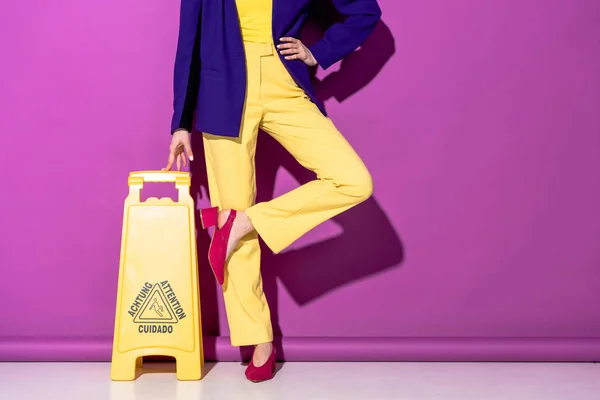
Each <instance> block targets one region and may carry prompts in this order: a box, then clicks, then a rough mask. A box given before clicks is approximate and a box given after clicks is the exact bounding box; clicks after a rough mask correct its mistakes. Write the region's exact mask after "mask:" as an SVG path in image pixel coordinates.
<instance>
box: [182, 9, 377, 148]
mask: <svg viewBox="0 0 600 400" xmlns="http://www.w3.org/2000/svg"><path fill="white" fill-rule="evenodd" d="M312 1H320V0H273V24H272V25H273V28H272V29H273V38H274V40H276V41H277V42H278V41H279V38H281V37H284V36H291V37H296V38H298V37H299V34H300V30H301V28H302V25H303V24H304V22H305V20H306V17H307V15H308V12H309V9H310V6H311V3H312ZM333 3H334V4H335V6H336V8H337V9H338V11H339V12H340V13H342V14H343V15H345V16H346V18H345V20H344V22H343V23H337V24H335V25H333V26H331V27H330V28H329V29H328V30H327V32H325V35H324V37H323V39H321V40H320V41H318V42H317V43H315V44H314V45H313V46H312V47H311V48H310V50H311V52H312V53H313V55H314V57H315V59H316V60H317V62H318V63H319V65H320V66H321V68H323V69H327V68H329V67H330V66H331V65H332V64H334V63H336V62H337V61H339V60H341V59H342V58H344V57H345V56H346V55H348V54H349V53H351V52H353V51H354V50H355V49H356V48H357V47H359V46H360V45H361V44H362V42H363V41H364V40H365V39H366V38H367V37H368V36H369V35H370V34H371V32H372V31H373V29H374V28H375V25H376V24H377V22H378V21H379V18H380V17H381V10H380V8H379V6H378V4H377V0H333ZM280 58H281V60H282V61H283V64H284V65H285V66H286V68H287V70H288V71H289V73H290V75H291V76H292V78H293V79H294V80H295V81H296V83H297V84H298V86H300V87H301V88H302V89H304V91H305V92H306V94H307V95H308V96H309V98H310V99H311V100H312V101H313V102H314V103H315V104H316V105H317V106H318V107H319V109H320V110H321V112H323V114H325V109H324V108H323V104H321V103H320V102H319V101H318V100H317V99H316V98H315V94H314V89H313V86H312V83H311V81H310V77H309V70H308V67H307V65H306V64H304V62H302V61H301V60H291V61H288V60H285V58H283V56H281V55H280ZM245 95H246V60H245V56H244V46H243V43H242V35H241V31H240V25H239V20H238V13H237V7H236V3H235V0H181V12H180V25H179V38H178V42H177V53H176V56H175V73H174V101H173V108H174V110H173V119H172V122H171V133H173V132H174V131H175V130H177V129H181V128H183V129H186V130H188V131H191V130H192V128H195V129H196V130H198V131H201V132H207V133H210V134H212V135H217V136H227V137H238V136H239V133H240V127H241V123H242V113H243V109H244V101H245ZM194 113H195V114H196V119H195V124H194V122H193V121H194ZM193 125H194V126H193Z"/></svg>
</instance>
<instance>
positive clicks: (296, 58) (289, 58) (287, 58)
mask: <svg viewBox="0 0 600 400" xmlns="http://www.w3.org/2000/svg"><path fill="white" fill-rule="evenodd" d="M285 59H286V60H299V59H300V55H299V54H292V55H291V56H286V57H285Z"/></svg>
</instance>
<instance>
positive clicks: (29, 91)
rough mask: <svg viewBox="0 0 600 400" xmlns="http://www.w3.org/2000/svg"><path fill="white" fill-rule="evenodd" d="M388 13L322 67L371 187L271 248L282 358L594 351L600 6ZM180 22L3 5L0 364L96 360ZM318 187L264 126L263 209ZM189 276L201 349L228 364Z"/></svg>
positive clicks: (169, 15) (152, 154) (106, 333)
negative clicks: (126, 203)
mask: <svg viewBox="0 0 600 400" xmlns="http://www.w3.org/2000/svg"><path fill="white" fill-rule="evenodd" d="M380 4H381V6H382V8H383V11H384V17H383V21H382V23H381V24H380V26H379V27H378V28H377V30H376V32H375V34H374V35H373V36H372V37H371V39H370V40H369V41H368V42H367V43H365V45H364V46H363V47H362V48H361V50H359V51H358V52H357V53H355V54H353V55H352V56H351V57H350V58H348V59H347V61H345V62H344V63H342V64H341V65H338V66H336V67H335V68H333V69H332V71H331V72H329V71H328V73H327V74H324V73H322V71H321V72H319V73H318V75H317V76H318V79H319V82H318V83H317V85H318V90H319V93H320V95H321V96H322V97H323V98H326V99H327V102H326V106H327V108H328V110H329V112H330V115H331V117H332V119H333V120H334V121H335V123H336V124H337V125H338V127H339V128H340V130H342V131H343V132H344V134H345V135H346V136H347V137H348V139H349V140H350V141H351V142H352V144H353V145H354V146H355V147H356V149H357V150H358V152H359V153H360V154H361V155H362V157H363V158H364V160H365V162H366V164H367V165H368V166H369V167H370V169H371V171H372V174H373V176H374V179H375V186H376V189H375V195H374V197H373V198H372V199H371V200H370V201H368V202H367V203H365V204H363V205H362V206H360V207H358V208H356V209H354V210H352V211H350V212H348V213H346V214H344V215H342V216H340V217H339V218H336V219H335V220H333V221H331V222H328V223H326V224H324V225H323V226H321V227H319V228H317V229H316V230H315V231H314V232H311V233H310V234H309V235H307V236H306V237H305V238H303V239H302V240H301V241H300V242H299V243H297V244H296V245H294V246H293V248H292V249H290V250H289V251H288V252H286V253H285V254H282V255H280V256H277V257H273V256H271V255H269V254H268V253H267V252H265V256H264V263H265V264H264V275H265V277H264V278H265V287H266V290H267V293H268V295H269V301H270V303H271V306H272V308H273V314H274V316H275V317H276V321H275V325H276V328H277V331H278V332H277V333H278V334H283V336H284V338H285V339H284V350H286V351H287V352H288V354H287V355H286V358H288V359H307V358H308V359H320V358H319V357H321V356H320V355H322V357H321V358H323V357H325V358H330V359H345V358H348V357H349V356H347V354H353V356H352V357H354V358H357V359H361V357H363V356H361V354H363V355H364V354H365V353H364V352H365V351H366V352H371V350H372V351H375V354H381V357H380V358H387V359H423V360H428V359H474V358H478V359H565V360H591V359H599V358H600V306H599V304H600V268H599V267H600V246H599V245H598V240H599V239H600V212H598V205H599V204H600V42H599V41H598V38H599V37H600V24H599V23H598V21H599V19H600V7H599V4H598V2H597V1H595V0H580V1H576V2H574V1H571V0H552V1H548V0H521V1H516V0H514V1H506V0H487V1H478V0H452V1H446V0H429V1H418V0H404V1H396V0H380ZM177 17H178V2H177V1H174V2H165V1H161V0H147V1H145V2H144V3H143V6H140V3H139V2H138V1H133V0H106V1H102V2H82V1H80V0H61V1H50V2H49V1H39V0H38V1H28V2H11V3H10V4H9V5H7V6H4V7H3V12H2V15H1V16H0V22H1V24H0V26H2V30H3V34H2V41H3V43H2V52H3V55H2V63H1V65H0V69H1V71H0V79H1V81H0V87H1V89H0V116H1V118H0V128H1V129H0V132H2V137H3V138H4V141H3V143H2V146H1V147H0V155H1V160H2V161H3V165H4V172H2V173H1V174H0V188H1V190H2V200H1V202H2V206H1V208H0V221H1V222H2V223H1V224H0V232H1V235H2V236H1V238H2V242H1V243H2V244H1V248H0V267H1V268H2V269H1V272H2V277H3V284H2V290H0V304H1V305H2V310H3V311H2V313H1V315H2V317H1V318H0V359H108V358H109V357H110V346H111V335H112V329H113V325H112V324H113V313H114V306H115V292H116V278H117V270H118V262H119V246H120V233H121V231H120V229H121V218H122V207H123V200H124V198H125V195H126V192H127V174H128V173H129V172H130V171H133V170H141V169H153V168H157V169H160V168H161V167H163V166H164V163H165V161H166V155H167V153H166V151H167V147H168V143H169V140H170V136H169V134H168V129H169V120H170V112H171V99H172V93H171V79H172V62H173V55H174V51H175V47H174V46H175V40H176V29H177V27H176V24H177ZM7 39H8V40H7ZM308 40H310V38H308ZM4 42H5V43H4ZM265 136H266V135H265ZM199 144H200V143H195V147H197V148H196V153H198V154H197V158H198V160H199V161H197V162H196V164H195V165H194V166H193V167H192V172H193V173H194V185H193V186H194V187H193V188H192V189H193V191H194V193H195V194H196V193H197V198H198V204H199V206H200V207H203V206H206V205H207V204H208V200H207V198H206V189H205V177H204V169H203V165H202V158H201V157H200V155H201V148H198V145H199ZM310 177H311V175H310V174H308V173H306V172H305V171H303V170H302V169H301V168H300V167H299V166H298V164H296V163H295V162H294V161H293V159H291V158H290V156H288V155H286V153H285V152H284V151H283V150H282V149H281V148H280V147H278V145H276V144H275V143H274V142H273V141H272V140H271V139H270V138H268V137H263V138H261V140H260V142H259V150H258V180H259V186H260V193H259V198H260V199H266V198H269V197H270V196H272V195H273V194H274V195H277V194H280V193H283V192H284V191H286V190H288V189H290V188H292V187H294V186H295V185H297V184H298V182H304V181H306V180H307V179H310ZM207 243H208V238H207V237H206V234H205V233H201V235H200V239H199V251H200V256H201V259H203V256H202V254H205V252H206V246H207ZM200 270H201V274H200V276H201V279H202V301H203V313H204V330H205V335H207V336H208V337H209V338H208V339H207V342H206V343H207V352H208V355H209V358H211V357H214V356H215V352H216V355H217V356H218V358H219V359H234V358H236V356H235V354H234V353H232V352H231V350H229V349H228V346H227V340H226V339H224V338H218V339H217V340H215V338H213V337H214V336H227V335H228V331H227V325H226V319H225V314H224V311H223V304H222V300H221V297H220V293H219V291H218V290H217V288H216V287H215V285H214V278H213V277H212V273H211V272H210V270H209V267H208V265H207V264H206V263H202V264H201V266H200ZM319 337H333V338H335V337H344V338H346V339H345V340H339V341H336V340H333V341H332V339H329V341H327V340H325V339H319ZM377 337H385V338H387V339H386V341H377V340H376V339H373V338H377ZM288 338H289V339H288ZM409 338H411V339H409ZM542 338H544V339H542ZM584 338H585V339H584ZM328 343H329V344H328ZM382 343H383V344H382ZM524 343H525V344H524ZM336 346H337V347H336ZM378 346H379V347H378ZM381 346H383V347H381ZM386 346H387V347H386ZM319 349H320V350H319ZM324 349H325V350H324ZM357 349H358V350H357ZM369 349H370V350H369ZM527 349H529V351H528V350H527ZM336 351H337V353H336ZM348 351H354V353H348ZM361 351H362V352H363V353H361ZM377 351H379V353H377ZM311 352H312V353H311ZM307 354H308V355H307ZM310 354H314V356H310ZM323 354H327V355H323ZM344 354H346V356H344ZM371 354H374V353H371ZM392 355H393V356H392ZM363 358H364V357H363ZM375 358H376V357H375Z"/></svg>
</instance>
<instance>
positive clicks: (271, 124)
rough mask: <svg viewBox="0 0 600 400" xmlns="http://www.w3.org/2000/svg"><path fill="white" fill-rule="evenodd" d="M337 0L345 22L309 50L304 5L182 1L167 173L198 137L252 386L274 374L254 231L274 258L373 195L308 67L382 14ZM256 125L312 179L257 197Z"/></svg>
mask: <svg viewBox="0 0 600 400" xmlns="http://www.w3.org/2000/svg"><path fill="white" fill-rule="evenodd" d="M315 1H319V0H315ZM334 4H335V6H336V8H337V9H338V10H339V11H340V12H341V13H342V14H344V15H345V16H346V18H345V20H344V22H343V23H338V24H335V25H333V26H331V27H330V28H329V29H328V30H327V31H326V32H325V35H324V38H323V39H322V40H320V41H318V42H317V43H315V44H314V45H313V46H311V47H310V48H307V47H306V46H305V45H304V44H303V43H302V42H301V41H300V40H298V39H297V38H298V37H299V33H300V29H301V28H302V26H303V24H304V22H305V20H306V17H307V15H308V11H309V8H310V5H311V0H182V2H181V13H180V27H179V39H178V44H177V53H176V57H175V79H174V113H173V119H172V127H171V128H172V129H171V132H172V135H173V137H172V141H171V147H170V154H169V160H168V164H167V166H166V168H165V169H167V170H170V169H171V168H172V167H173V165H174V164H176V165H177V169H178V170H179V169H180V168H181V164H184V165H186V163H187V160H186V159H187V158H189V160H193V154H192V150H191V146H190V132H191V131H192V130H193V128H195V130H197V131H198V132H202V136H203V143H204V149H205V153H206V165H207V171H208V182H209V192H210V198H211V202H212V205H213V206H214V208H211V209H207V210H203V211H202V224H203V225H204V227H205V228H206V227H209V226H214V225H216V226H217V230H216V232H215V234H214V236H213V240H212V242H211V246H210V249H209V261H210V264H211V267H212V269H213V272H214V274H215V277H216V278H217V280H218V281H219V283H220V284H221V285H223V294H224V298H225V305H226V309H227V318H228V322H229V326H230V332H231V343H232V345H234V346H247V345H254V346H255V349H254V354H253V357H252V360H251V362H250V364H249V366H248V368H247V369H246V376H247V378H248V379H249V380H251V381H254V382H258V381H263V380H266V379H270V378H272V377H273V374H274V371H275V349H274V348H273V345H272V341H273V332H272V328H271V319H270V312H269V307H268V305H267V302H266V299H265V295H264V293H263V289H262V281H261V275H260V248H259V242H258V237H259V235H260V237H261V238H262V239H263V241H264V242H265V243H266V244H267V246H268V247H269V248H270V249H271V250H272V251H273V252H274V253H278V252H280V251H282V250H283V249H285V248H286V247H287V246H289V245H290V244H291V243H292V242H294V241H295V240H296V239H298V238H299V237H300V236H302V235H303V234H305V233H306V232H308V231H309V230H311V229H312V228H314V227H315V226H317V225H318V224H320V223H322V222H324V221H326V220H328V219H329V218H332V217H334V216H335V215H337V214H339V213H341V212H343V211H345V210H347V209H349V208H351V207H353V206H355V205H357V204H359V203H361V202H363V201H365V200H366V199H367V198H369V196H371V193H372V190H373V189H372V188H373V184H372V179H371V176H370V174H369V172H368V170H367V168H366V167H365V165H364V164H363V162H362V160H361V159H360V157H359V156H358V155H357V154H356V152H355V151H354V150H353V149H352V147H351V146H350V144H349V143H348V142H347V141H346V140H345V139H344V137H343V136H342V135H341V134H340V132H339V131H338V130H337V129H336V128H335V126H334V125H333V123H332V122H331V120H330V119H328V118H327V117H326V113H325V110H324V108H323V105H322V104H320V103H319V101H318V100H317V99H316V98H315V95H314V90H313V87H312V85H311V81H310V78H309V71H308V67H309V66H314V65H317V64H319V65H320V66H321V67H322V68H324V69H327V68H329V67H330V66H331V65H332V64H334V63H336V62H337V61H339V60H341V59H342V58H343V57H344V56H346V55H347V54H349V53H351V52H352V51H354V50H355V49H356V48H357V47H358V46H360V44H361V43H362V42H363V41H364V40H365V39H366V38H367V37H368V36H369V35H370V34H371V32H372V31H373V29H374V27H375V25H376V24H377V22H378V21H379V18H380V16H381V10H380V8H379V6H378V5H377V1H376V0H334ZM194 114H195V115H196V118H195V122H194ZM259 128H260V129H262V130H264V131H265V132H267V133H268V134H269V135H271V136H273V137H274V138H275V139H276V140H277V141H279V143H281V144H282V145H283V146H284V147H285V148H286V149H287V150H288V151H289V152H290V153H291V154H292V155H293V156H294V157H295V158H296V159H297V160H298V162H300V163H301V164H302V165H303V166H304V167H306V168H308V169H310V170H312V171H314V172H315V173H316V175H317V179H315V180H314V181H312V182H309V183H307V184H305V185H302V186H300V187H299V188H297V189H295V190H292V191H291V192H289V193H286V194H284V195H282V196H280V197H278V198H275V199H273V200H271V201H269V202H263V203H258V204H255V197H256V182H255V173H254V172H255V171H254V155H255V150H256V139H257V134H258V129H259ZM218 210H220V211H218Z"/></svg>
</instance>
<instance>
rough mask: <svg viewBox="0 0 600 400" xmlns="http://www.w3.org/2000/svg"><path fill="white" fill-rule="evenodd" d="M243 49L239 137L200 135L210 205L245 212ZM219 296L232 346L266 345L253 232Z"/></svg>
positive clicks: (247, 139)
mask: <svg viewBox="0 0 600 400" xmlns="http://www.w3.org/2000/svg"><path fill="white" fill-rule="evenodd" d="M261 48H263V49H264V45H263V46H262V47H261V46H254V45H247V48H246V53H247V54H246V56H247V66H248V92H247V96H246V105H245V110H244V119H243V124H242V131H241V135H240V137H239V138H235V139H233V138H223V137H217V136H212V135H208V134H204V135H203V140H204V148H205V153H206V166H207V172H208V185H209V192H210V198H211V202H212V204H213V206H218V207H219V208H220V209H236V210H245V209H247V208H248V207H250V206H252V205H253V204H254V201H255V198H256V183H255V168H254V155H255V150H256V139H257V135H258V126H259V123H260V120H261V118H262V107H261V104H260V92H259V90H260V75H259V73H260V54H257V53H258V52H259V51H260V49H261ZM223 296H224V299H225V307H226V311H227V320H228V322H229V330H230V335H231V344H232V345H234V346H245V345H253V344H258V343H266V342H271V341H272V340H273V330H272V327H271V314H270V311H269V306H268V305H267V300H266V297H265V295H264V293H263V287H262V279H261V275H260V247H259V242H258V235H257V234H256V233H254V234H251V235H248V236H247V237H246V238H244V239H243V240H242V241H241V242H240V244H239V245H238V247H237V248H236V249H235V250H234V252H233V253H232V255H231V257H230V259H229V261H228V263H227V268H226V274H225V283H224V285H223Z"/></svg>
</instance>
